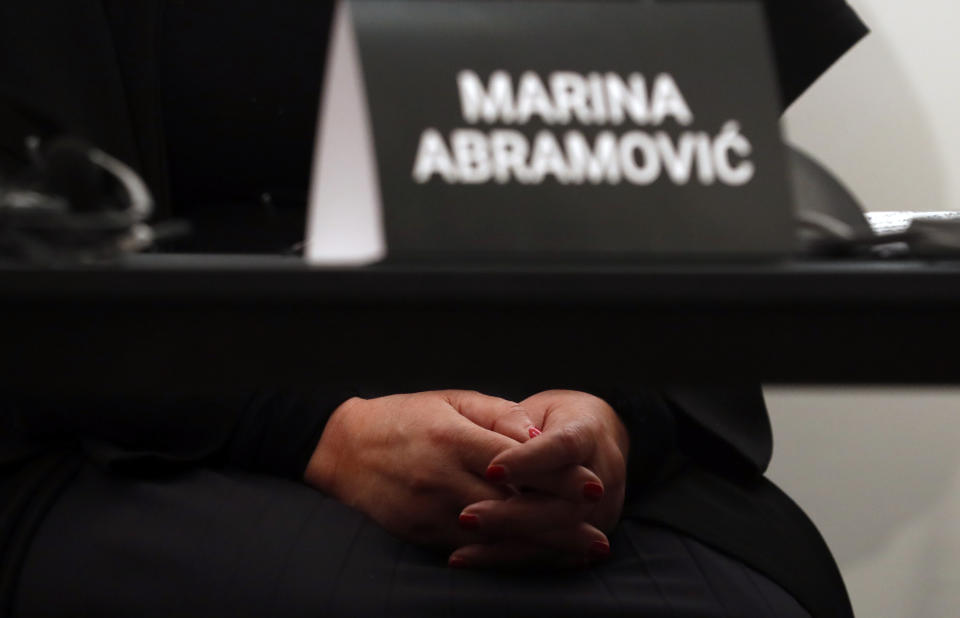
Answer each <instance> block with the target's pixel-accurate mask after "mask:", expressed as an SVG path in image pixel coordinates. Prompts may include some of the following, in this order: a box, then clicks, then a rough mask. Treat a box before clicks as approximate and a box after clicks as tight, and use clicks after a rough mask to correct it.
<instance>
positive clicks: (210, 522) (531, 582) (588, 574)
mask: <svg viewBox="0 0 960 618" xmlns="http://www.w3.org/2000/svg"><path fill="white" fill-rule="evenodd" d="M611 547H612V548H613V553H612V555H611V558H610V560H609V561H607V562H606V563H604V564H602V565H599V566H597V567H595V568H591V569H589V570H574V571H558V572H551V571H550V570H549V569H547V570H541V571H533V572H530V571H508V572H483V571H470V570H462V571H461V570H454V569H450V568H448V567H447V566H446V557H445V555H443V554H437V553H433V552H431V551H427V550H423V549H419V548H417V547H414V546H411V545H408V544H405V543H402V542H401V541H399V540H397V539H396V538H394V537H392V536H390V535H389V534H387V533H386V532H384V531H383V529H381V528H380V527H379V526H377V525H375V524H373V523H372V522H371V521H370V520H369V519H367V518H365V517H364V516H362V515H361V514H360V513H358V512H356V511H354V510H352V509H350V508H348V507H346V506H344V505H343V504H340V503H338V502H336V501H334V500H331V499H329V498H326V497H324V496H322V495H320V494H318V493H317V492H315V491H312V490H310V489H309V488H306V487H304V486H302V485H297V484H294V483H289V482H286V481H283V480H280V479H276V478H271V477H264V476H251V475H246V474H241V473H237V472H221V471H213V470H196V471H191V472H187V473H184V474H181V475H177V476H175V477H173V478H168V479H164V480H163V481H158V480H140V479H130V478H122V477H117V476H115V475H109V474H106V473H104V472H103V471H102V470H100V469H98V468H96V467H93V466H90V465H87V466H85V468H84V469H83V471H82V472H81V473H80V475H79V477H78V479H77V481H76V482H75V483H74V484H73V485H71V487H70V488H69V489H68V490H67V491H66V492H65V494H64V496H63V498H62V499H61V500H60V501H59V502H58V503H57V504H56V505H55V506H54V508H53V509H52V510H51V512H50V515H49V517H48V518H47V519H46V520H45V521H44V523H43V525H42V527H41V529H40V530H39V531H38V534H37V536H36V540H35V542H34V550H33V551H32V552H31V554H30V557H29V559H28V560H27V562H26V564H25V565H24V569H23V585H22V588H21V592H20V595H19V597H18V599H17V605H16V608H15V610H16V614H17V615H20V616H36V615H71V616H81V615H82V616H103V615H111V616H133V615H136V616H463V617H467V616H483V617H489V616H531V615H549V616H558V617H563V616H570V617H577V618H580V617H582V616H644V617H645V618H667V617H670V618H681V617H697V618H702V617H705V616H730V617H733V616H736V617H749V616H764V617H773V616H775V617H777V618H809V616H810V614H809V612H807V611H806V610H804V609H803V608H802V607H801V606H800V605H799V604H798V603H797V601H796V600H795V599H794V598H793V597H791V596H790V595H789V594H787V593H786V592H785V591H784V590H783V589H782V588H781V587H779V586H777V585H776V584H774V583H773V582H771V581H770V580H769V579H767V578H765V577H763V576H762V575H760V574H759V573H757V572H756V571H754V570H752V569H750V568H748V567H745V566H743V565H742V564H741V563H740V562H738V561H736V560H732V559H730V558H729V557H727V556H725V555H723V554H720V553H718V552H716V551H715V550H712V549H710V548H709V547H707V546H705V545H703V544H701V543H699V542H697V541H695V540H693V539H690V538H689V537H686V536H684V535H681V534H677V533H675V532H672V531H670V530H666V529H664V528H662V527H656V526H650V525H647V524H643V523H641V522H638V521H636V520H633V519H629V518H628V519H626V520H624V521H623V522H622V523H621V524H620V525H619V526H618V528H617V529H616V530H615V531H614V532H613V533H612V534H611ZM54 582H55V584H54ZM54 585H55V587H56V593H55V594H51V592H52V591H51V588H52V587H54ZM494 591H495V593H493V592H494ZM144 599H149V603H148V604H146V605H145V603H144Z"/></svg>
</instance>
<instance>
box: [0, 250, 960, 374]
mask: <svg viewBox="0 0 960 618" xmlns="http://www.w3.org/2000/svg"><path fill="white" fill-rule="evenodd" d="M0 295H2V298H3V302H2V317H3V320H4V323H5V327H4V329H3V339H4V342H3V354H2V364H0V371H2V372H3V383H4V384H7V385H11V386H18V387H24V388H78V387H82V388H87V389H100V388H102V389H109V390H110V391H111V392H116V391H117V390H123V389H125V388H129V389H140V388H151V387H155V386H157V385H162V384H168V383H170V382H171V381H172V380H175V381H180V382H182V381H188V382H191V383H193V384H194V385H195V386H196V387H209V388H212V389H216V388H222V387H224V386H227V385H230V384H239V383H243V384H250V383H270V384H272V385H274V386H279V385H298V384H299V385H304V384H310V383H312V382H314V381H316V380H318V377H319V376H323V377H324V378H326V379H333V380H337V379H343V380H347V381H352V380H356V379H360V378H363V377H374V376H391V377H392V378H395V379H396V380H397V381H398V383H409V384H418V383H431V384H438V383H441V384H447V385H449V386H451V387H453V386H457V387H465V386H470V385H471V384H473V383H475V382H476V381H478V380H487V379H503V378H504V377H505V376H507V377H510V376H513V377H522V379H523V381H525V382H530V381H531V380H534V381H537V382H542V383H544V384H550V385H556V386H564V385H568V386H573V385H576V384H582V383H584V382H590V381H596V380H601V379H602V380H609V381H615V382H621V381H623V380H628V381H630V382H638V381H644V382H676V381H698V382H719V381H727V380H731V379H736V380H753V381H755V380H760V381H763V382H765V383H778V382H781V383H786V382H789V383H811V382H816V383H841V382H842V383H868V382H869V383H878V382H885V383H889V382H893V383H907V382H910V383H946V382H957V381H958V378H960V369H958V366H957V363H956V362H955V360H954V356H955V352H954V351H955V350H958V349H960V326H958V323H960V321H958V318H960V262H914V261H884V262H856V261H844V262H841V261H835V262H782V263H765V264H756V263H755V264H732V263H731V264H710V265H706V264H697V263H687V264H648V265H626V264H622V265H616V264H597V265H592V266H583V265H581V266H563V265H529V266H525V267H516V266H514V267H507V266H497V265H492V264H487V265H452V264H451V265H442V266H436V265H434V266H424V265H415V264H406V265H404V264H394V265H389V264H385V265H379V266H374V267H369V268H363V269H332V268H311V267H308V266H306V265H304V264H303V263H302V262H300V261H299V260H297V259H293V258H255V257H227V256H215V257H196V256H193V257H191V256H153V257H151V256H141V257H139V258H136V259H133V260H130V261H128V262H126V263H123V264H119V265H115V266H112V267H109V268H103V267H98V268H94V267H89V268H84V267H69V268H57V269H29V268H5V269H0Z"/></svg>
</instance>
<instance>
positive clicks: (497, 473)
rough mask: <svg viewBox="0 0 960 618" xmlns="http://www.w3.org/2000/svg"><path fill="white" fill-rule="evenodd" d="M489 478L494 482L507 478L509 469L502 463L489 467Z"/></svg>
mask: <svg viewBox="0 0 960 618" xmlns="http://www.w3.org/2000/svg"><path fill="white" fill-rule="evenodd" d="M487 480H488V481H492V482H494V483H499V482H501V481H505V480H507V469H506V468H504V467H503V466H500V465H494V466H490V467H489V468H487Z"/></svg>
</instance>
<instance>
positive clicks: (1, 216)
mask: <svg viewBox="0 0 960 618" xmlns="http://www.w3.org/2000/svg"><path fill="white" fill-rule="evenodd" d="M27 150H28V152H29V154H30V158H31V160H32V161H33V165H32V166H31V168H30V169H29V170H28V171H27V173H26V174H24V175H23V177H22V178H20V179H18V181H17V182H14V183H12V184H11V185H8V186H3V185H2V184H0V255H5V256H7V257H14V258H19V259H26V260H28V261H40V262H49V261H62V260H68V261H69V260H81V261H89V260H96V259H104V258H111V257H115V256H117V255H119V254H122V253H127V252H132V251H140V250H142V249H145V248H147V247H149V246H151V245H153V244H154V242H155V241H156V240H157V238H158V231H157V230H156V229H155V228H154V227H153V226H149V225H147V224H146V220H147V219H148V218H149V217H150V215H151V214H152V212H153V198H152V196H151V195H150V191H149V189H148V188H147V186H146V184H145V183H144V182H143V180H142V179H141V178H140V177H139V176H138V175H137V174H136V172H134V171H133V170H132V169H131V168H130V167H129V166H127V165H126V164H125V163H123V162H122V161H120V160H118V159H116V158H114V157H112V156H110V155H108V154H107V153H105V152H103V151H102V150H100V149H98V148H96V147H94V146H92V145H91V144H90V143H89V142H87V141H85V140H83V139H80V138H76V137H69V136H67V137H60V138H57V139H55V140H53V141H51V142H50V144H49V145H43V144H41V142H40V140H39V139H37V138H35V137H31V138H28V139H27ZM186 231H187V230H186V229H185V228H184V227H183V226H182V225H173V226H170V225H168V226H167V229H166V230H163V229H161V230H159V235H166V236H170V235H180V234H182V233H185V232H186Z"/></svg>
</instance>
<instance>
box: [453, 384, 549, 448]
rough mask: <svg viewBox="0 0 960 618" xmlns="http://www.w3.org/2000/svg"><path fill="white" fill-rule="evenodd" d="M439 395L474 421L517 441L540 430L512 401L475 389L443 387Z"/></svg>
mask: <svg viewBox="0 0 960 618" xmlns="http://www.w3.org/2000/svg"><path fill="white" fill-rule="evenodd" d="M442 395H443V397H444V398H445V399H446V400H447V403H449V404H450V405H451V406H453V408H454V409H455V410H457V411H458V412H459V413H460V414H462V415H463V416H464V417H466V418H468V419H470V420H471V421H473V422H474V423H475V424H477V425H479V426H480V427H483V428H484V429H489V430H490V431H495V432H497V433H499V434H501V435H504V436H507V437H508V438H513V439H514V440H516V441H517V442H526V441H527V440H529V439H530V438H531V437H533V436H535V435H538V434H539V433H540V428H539V427H538V425H537V424H536V423H535V422H534V420H533V419H532V418H531V416H530V413H529V412H528V411H527V409H526V408H525V407H523V406H522V405H520V404H519V403H516V402H515V401H510V400H508V399H502V398H500V397H493V396H490V395H484V394H483V393H478V392H477V391H463V390H451V391H443V392H442ZM531 429H532V430H533V431H532V432H531Z"/></svg>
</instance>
